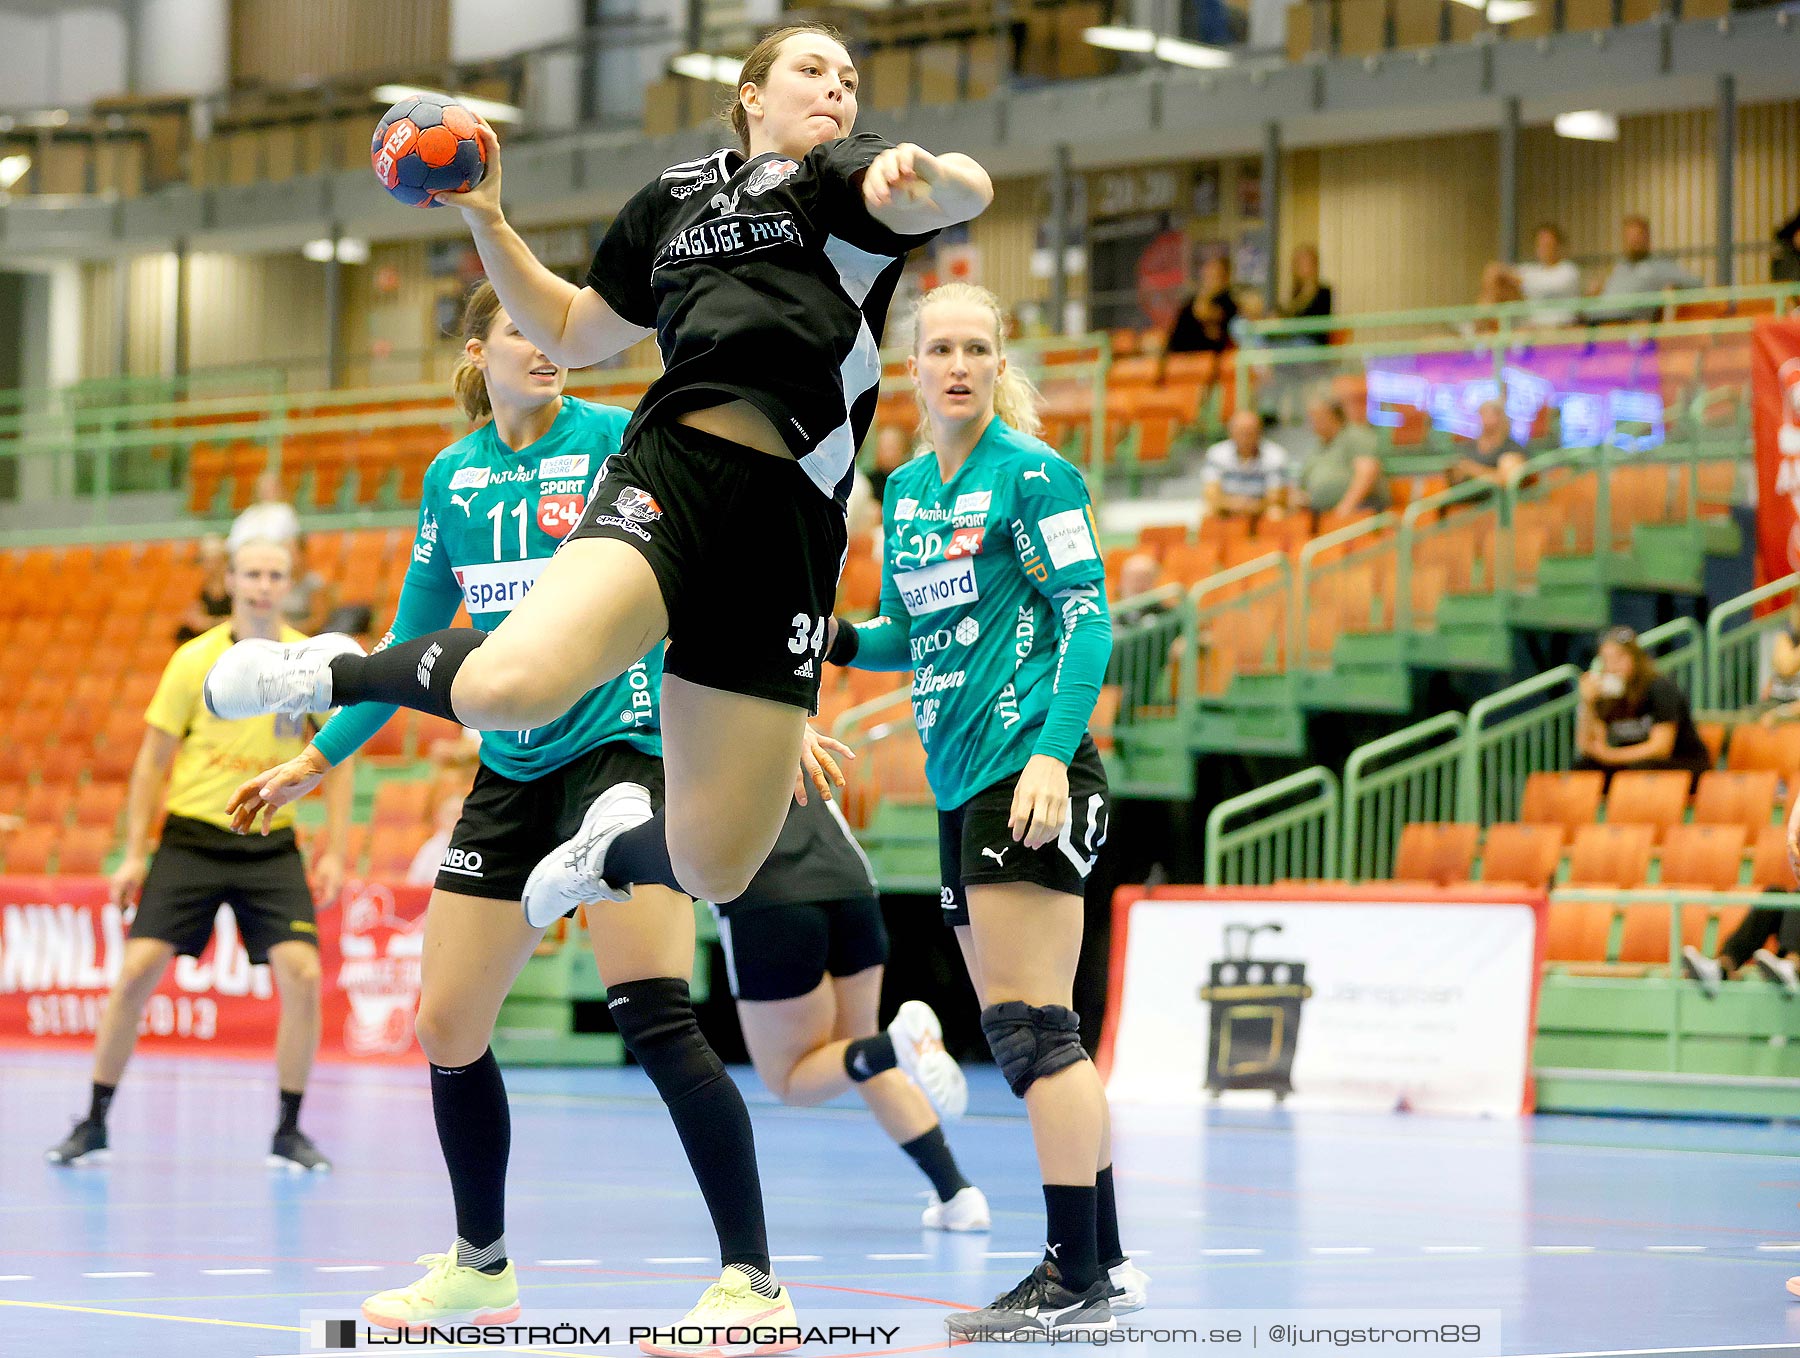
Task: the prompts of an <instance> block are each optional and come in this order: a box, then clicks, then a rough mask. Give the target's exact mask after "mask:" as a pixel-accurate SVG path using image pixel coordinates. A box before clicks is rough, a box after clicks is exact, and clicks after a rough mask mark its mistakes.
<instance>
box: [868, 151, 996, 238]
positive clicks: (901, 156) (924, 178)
mask: <svg viewBox="0 0 1800 1358" xmlns="http://www.w3.org/2000/svg"><path fill="white" fill-rule="evenodd" d="M862 194H863V205H864V206H865V207H867V208H868V210H869V215H870V216H871V217H873V218H874V219H875V220H876V221H878V222H880V223H881V224H882V225H883V226H885V227H887V229H888V230H890V231H893V232H895V233H897V234H898V235H902V236H920V235H924V234H925V233H926V232H928V231H939V230H942V229H943V228H944V227H946V226H955V225H956V224H957V223H959V222H966V221H968V220H970V219H971V218H974V217H978V216H980V215H981V214H982V213H983V212H984V211H986V210H987V206H988V204H989V203H991V202H993V201H994V182H993V180H991V179H990V178H988V172H987V171H986V170H984V169H982V168H981V166H980V165H979V164H977V163H976V162H975V161H974V160H972V159H971V158H970V157H968V156H965V155H963V154H962V152H960V151H949V152H946V153H945V154H943V155H941V156H934V155H932V154H931V152H929V151H927V150H926V149H925V148H924V147H922V146H915V145H913V143H911V142H909V141H908V142H901V143H900V144H899V145H898V146H891V147H889V148H888V149H887V150H885V151H883V152H882V153H881V154H880V155H878V156H876V157H875V159H874V161H872V162H871V163H870V165H869V168H868V169H867V170H866V171H865V172H864V173H863V182H862Z"/></svg>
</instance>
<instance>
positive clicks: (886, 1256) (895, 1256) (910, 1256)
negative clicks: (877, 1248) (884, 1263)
mask: <svg viewBox="0 0 1800 1358" xmlns="http://www.w3.org/2000/svg"><path fill="white" fill-rule="evenodd" d="M863 1257H864V1258H866V1259H929V1258H931V1256H930V1255H929V1254H868V1255H864V1256H863Z"/></svg>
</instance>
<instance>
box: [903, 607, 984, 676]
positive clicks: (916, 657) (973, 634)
mask: <svg viewBox="0 0 1800 1358" xmlns="http://www.w3.org/2000/svg"><path fill="white" fill-rule="evenodd" d="M980 636H981V624H980V623H978V622H976V621H975V619H973V618H964V619H963V620H962V621H961V622H959V623H957V624H956V629H955V630H954V631H952V630H951V629H950V628H949V627H948V626H944V627H940V628H938V629H937V630H936V631H934V632H927V633H926V634H925V635H924V636H922V637H912V638H910V642H911V645H912V659H913V664H915V665H917V664H918V663H919V662H920V661H921V660H923V659H924V658H925V657H926V656H928V655H936V654H937V653H938V652H939V651H942V650H945V649H947V648H948V647H949V645H950V643H951V642H953V641H954V642H956V643H957V644H958V645H962V646H973V645H974V644H975V642H976V640H977V639H978V638H979V637H980Z"/></svg>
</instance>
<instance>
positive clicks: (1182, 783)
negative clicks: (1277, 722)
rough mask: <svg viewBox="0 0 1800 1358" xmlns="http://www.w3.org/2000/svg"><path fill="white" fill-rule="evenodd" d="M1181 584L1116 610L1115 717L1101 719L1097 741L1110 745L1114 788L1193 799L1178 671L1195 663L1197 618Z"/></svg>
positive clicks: (1109, 677)
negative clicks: (1187, 606)
mask: <svg viewBox="0 0 1800 1358" xmlns="http://www.w3.org/2000/svg"><path fill="white" fill-rule="evenodd" d="M1184 601H1185V599H1184V591H1183V590H1182V588H1181V586H1180V585H1163V586H1161V587H1159V588H1157V589H1153V590H1151V591H1150V592H1149V593H1147V594H1139V595H1136V596H1134V597H1132V598H1129V599H1121V600H1119V602H1118V603H1116V604H1114V605H1113V608H1112V614H1113V649H1112V659H1111V660H1110V661H1109V662H1108V665H1107V674H1106V685H1107V687H1108V688H1110V689H1112V690H1113V691H1114V692H1115V693H1116V695H1117V702H1116V706H1115V707H1114V709H1113V712H1112V715H1111V717H1110V719H1106V718H1104V717H1103V716H1101V715H1100V714H1096V716H1095V718H1094V721H1093V724H1092V726H1093V734H1094V738H1095V739H1096V740H1098V741H1100V742H1101V743H1102V744H1103V745H1104V744H1106V743H1107V742H1109V741H1110V743H1111V745H1112V754H1113V759H1112V761H1111V763H1112V767H1113V781H1114V784H1115V786H1114V791H1115V792H1119V793H1121V794H1124V795H1131V796H1146V797H1152V796H1153V797H1170V798H1176V799H1183V798H1187V797H1191V796H1193V761H1192V758H1191V757H1190V756H1189V754H1188V726H1189V721H1190V716H1191V711H1192V709H1191V708H1190V706H1189V704H1187V703H1184V702H1183V701H1182V700H1181V693H1180V691H1179V684H1180V680H1179V674H1180V670H1181V667H1182V666H1183V665H1187V666H1190V667H1191V666H1192V665H1193V663H1194V660H1193V658H1194V643H1193V633H1194V615H1193V611H1192V610H1191V609H1188V608H1186V607H1184V606H1183V604H1184Z"/></svg>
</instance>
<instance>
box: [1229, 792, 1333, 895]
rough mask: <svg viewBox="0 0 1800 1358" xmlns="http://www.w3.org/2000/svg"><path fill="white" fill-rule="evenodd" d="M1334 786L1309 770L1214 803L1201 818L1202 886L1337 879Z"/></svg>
mask: <svg viewBox="0 0 1800 1358" xmlns="http://www.w3.org/2000/svg"><path fill="white" fill-rule="evenodd" d="M1338 845H1339V838H1338V780H1337V776H1336V775H1335V774H1333V773H1332V772H1331V770H1329V769H1322V768H1310V769H1303V770H1302V771H1301V772H1299V773H1295V774H1290V775H1288V776H1287V777H1286V778H1283V779H1280V780H1279V781H1277V782H1273V783H1270V784H1269V785H1268V786H1267V787H1260V788H1257V789H1255V790H1254V791H1251V792H1246V793H1244V794H1243V795H1242V796H1238V797H1232V798H1231V799H1229V800H1228V801H1223V802H1220V803H1219V804H1218V805H1217V806H1215V807H1214V808H1213V810H1212V814H1211V815H1210V816H1208V817H1207V818H1206V885H1208V886H1267V885H1268V884H1269V883H1271V882H1276V881H1280V880H1283V879H1292V878H1331V877H1336V876H1337V875H1338V861H1339V850H1338Z"/></svg>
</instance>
